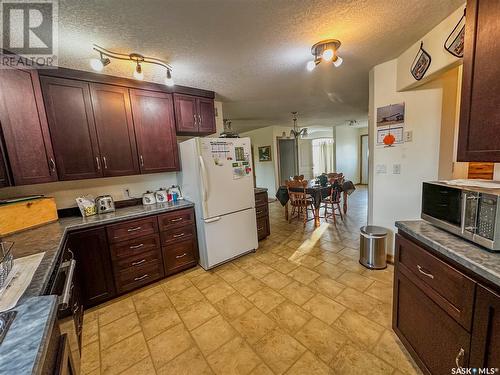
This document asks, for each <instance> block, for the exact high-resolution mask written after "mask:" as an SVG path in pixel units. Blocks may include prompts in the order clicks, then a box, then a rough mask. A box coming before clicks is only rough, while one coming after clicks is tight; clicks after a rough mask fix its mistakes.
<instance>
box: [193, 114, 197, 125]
mask: <svg viewBox="0 0 500 375" xmlns="http://www.w3.org/2000/svg"><path fill="white" fill-rule="evenodd" d="M193 118H194V124H195V125H198V121H196V115H193Z"/></svg>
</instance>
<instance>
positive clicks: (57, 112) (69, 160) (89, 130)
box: [40, 77, 102, 180]
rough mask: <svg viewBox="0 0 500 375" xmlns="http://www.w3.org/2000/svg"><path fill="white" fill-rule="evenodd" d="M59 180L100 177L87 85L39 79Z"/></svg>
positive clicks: (53, 78) (52, 79)
mask: <svg viewBox="0 0 500 375" xmlns="http://www.w3.org/2000/svg"><path fill="white" fill-rule="evenodd" d="M40 81H41V84H42V92H43V98H44V101H45V108H46V110H47V119H48V122H49V128H50V137H51V139H52V146H53V147H54V154H55V157H56V164H57V172H58V175H59V179H60V180H78V179H84V178H96V177H101V176H102V163H101V160H100V155H99V147H98V143H97V133H96V128H95V124H94V114H93V111H92V102H91V98H90V89H89V84H88V83H86V82H82V81H75V80H69V79H63V78H55V77H41V78H40Z"/></svg>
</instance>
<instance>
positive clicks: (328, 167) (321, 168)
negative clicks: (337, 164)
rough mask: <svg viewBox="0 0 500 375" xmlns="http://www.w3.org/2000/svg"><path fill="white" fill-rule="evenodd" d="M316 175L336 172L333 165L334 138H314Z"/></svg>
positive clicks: (314, 169)
mask: <svg viewBox="0 0 500 375" xmlns="http://www.w3.org/2000/svg"><path fill="white" fill-rule="evenodd" d="M312 146H313V164H314V165H313V171H314V176H319V175H320V174H322V173H331V172H335V170H334V165H333V139H332V138H318V139H313V140H312Z"/></svg>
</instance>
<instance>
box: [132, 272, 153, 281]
mask: <svg viewBox="0 0 500 375" xmlns="http://www.w3.org/2000/svg"><path fill="white" fill-rule="evenodd" d="M148 277H149V275H148V274H145V275H142V276H141V277H136V278H134V281H139V280H144V279H146V278H148Z"/></svg>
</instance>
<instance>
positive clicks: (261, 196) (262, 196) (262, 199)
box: [255, 192, 268, 207]
mask: <svg viewBox="0 0 500 375" xmlns="http://www.w3.org/2000/svg"><path fill="white" fill-rule="evenodd" d="M267 204H268V203H267V193H266V192H263V193H257V194H255V207H257V206H267Z"/></svg>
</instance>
